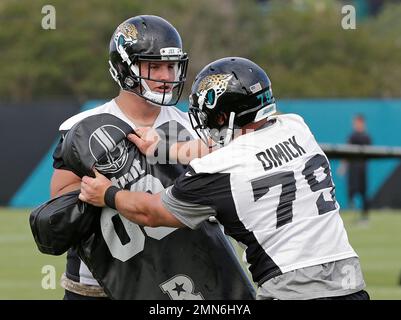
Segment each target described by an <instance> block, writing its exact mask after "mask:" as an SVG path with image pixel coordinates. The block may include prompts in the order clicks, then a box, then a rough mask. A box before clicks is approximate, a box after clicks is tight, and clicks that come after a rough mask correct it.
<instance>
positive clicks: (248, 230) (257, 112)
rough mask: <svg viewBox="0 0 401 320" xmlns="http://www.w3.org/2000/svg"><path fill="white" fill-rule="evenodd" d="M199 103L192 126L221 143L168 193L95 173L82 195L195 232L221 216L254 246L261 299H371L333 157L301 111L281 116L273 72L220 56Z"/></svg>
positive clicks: (200, 89) (196, 97)
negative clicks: (344, 215) (128, 186)
mask: <svg viewBox="0 0 401 320" xmlns="http://www.w3.org/2000/svg"><path fill="white" fill-rule="evenodd" d="M190 102H191V106H190V110H189V113H190V117H191V121H192V126H193V128H194V129H195V130H196V131H197V132H198V134H199V136H200V137H201V139H202V140H203V141H204V142H205V143H206V144H210V143H211V142H213V143H214V144H217V145H220V146H222V147H221V148H219V149H218V150H216V151H213V152H212V153H210V154H207V155H205V156H203V157H202V158H195V159H193V160H192V161H191V162H190V165H189V170H188V171H187V172H186V173H185V174H182V175H181V176H180V177H179V178H178V179H177V180H176V181H175V184H174V186H171V187H168V188H167V189H165V190H164V191H162V192H161V193H159V194H154V195H150V194H147V193H140V192H129V191H124V190H120V189H118V188H116V187H114V186H112V185H111V182H110V181H109V180H108V179H107V178H105V177H104V176H102V175H101V174H99V173H97V172H96V178H90V177H84V178H83V179H82V183H81V194H80V199H81V200H83V201H86V202H88V203H91V204H93V205H96V206H109V207H116V208H117V210H118V211H119V212H120V213H121V214H123V215H124V216H125V217H126V218H128V219H130V220H132V221H134V222H136V223H138V224H141V225H149V226H162V225H163V226H173V227H186V226H187V227H189V228H192V229H195V228H197V226H198V225H199V223H200V222H202V221H204V220H206V219H208V218H209V217H211V216H213V217H216V218H217V220H218V221H219V222H220V223H221V224H222V225H223V226H224V230H225V232H226V233H227V234H228V235H230V236H231V237H233V238H234V239H236V240H237V241H238V242H239V243H241V244H243V245H244V246H245V248H246V249H245V254H246V261H247V263H249V270H250V272H251V273H252V277H253V280H254V282H255V283H256V284H257V285H258V295H257V298H258V299H355V300H365V299H369V295H368V294H367V292H366V291H365V290H364V288H365V283H364V279H363V275H362V271H361V266H360V262H359V258H358V255H357V254H356V253H355V251H354V250H353V248H352V247H351V245H350V244H349V241H348V238H347V233H346V231H345V229H344V225H343V221H342V219H341V217H340V214H339V209H340V208H339V204H338V202H337V201H336V198H335V192H334V190H335V186H334V183H333V181H332V177H331V171H330V165H329V162H328V159H327V157H326V155H325V154H324V152H323V151H322V149H321V148H320V147H319V145H318V143H317V142H316V140H315V138H314V136H313V134H312V133H311V131H310V130H309V128H308V126H307V125H306V124H305V122H304V121H303V119H302V118H301V117H300V116H298V115H295V114H288V115H274V113H275V112H276V105H275V99H274V97H273V94H272V89H271V82H270V80H269V78H268V76H267V75H266V73H265V72H264V71H263V70H262V69H261V68H260V67H259V66H258V65H256V64H255V63H253V62H251V61H249V60H247V59H244V58H238V57H230V58H224V59H220V60H217V61H214V62H212V63H210V64H209V65H207V66H206V67H205V68H204V69H203V70H202V71H201V72H200V73H199V74H198V75H197V77H196V79H195V81H194V83H193V86H192V92H191V96H190Z"/></svg>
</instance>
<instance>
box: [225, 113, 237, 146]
mask: <svg viewBox="0 0 401 320" xmlns="http://www.w3.org/2000/svg"><path fill="white" fill-rule="evenodd" d="M234 119H235V112H230V118H229V119H228V128H227V133H226V136H225V138H224V142H223V145H224V146H226V145H227V144H228V143H230V141H231V139H232V137H233V134H234Z"/></svg>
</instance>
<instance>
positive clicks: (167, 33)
mask: <svg viewBox="0 0 401 320" xmlns="http://www.w3.org/2000/svg"><path fill="white" fill-rule="evenodd" d="M161 63H168V68H169V72H170V73H171V76H170V77H169V78H168V79H166V78H162V79H156V78H153V77H152V74H153V70H154V69H157V68H158V66H160V64H161ZM187 65H188V56H187V54H186V53H184V52H183V50H182V41H181V37H180V35H179V33H178V32H177V30H176V29H175V28H174V27H173V26H172V25H171V24H170V23H169V22H167V21H166V20H164V19H163V18H160V17H157V16H151V15H142V16H136V17H134V18H130V19H128V20H126V21H124V22H123V23H121V24H120V25H119V26H118V27H117V29H116V30H115V32H114V34H113V36H112V38H111V41H110V48H109V66H110V68H109V71H110V74H111V76H112V77H113V79H114V80H115V81H116V82H117V83H118V85H119V86H120V87H121V89H123V90H125V91H128V92H130V93H133V94H136V95H138V96H140V97H142V98H144V99H145V100H147V101H149V102H150V103H152V104H156V105H164V106H172V105H176V104H177V102H178V100H179V99H180V97H181V94H182V90H183V87H184V83H185V80H186V73H187ZM152 85H153V88H152Z"/></svg>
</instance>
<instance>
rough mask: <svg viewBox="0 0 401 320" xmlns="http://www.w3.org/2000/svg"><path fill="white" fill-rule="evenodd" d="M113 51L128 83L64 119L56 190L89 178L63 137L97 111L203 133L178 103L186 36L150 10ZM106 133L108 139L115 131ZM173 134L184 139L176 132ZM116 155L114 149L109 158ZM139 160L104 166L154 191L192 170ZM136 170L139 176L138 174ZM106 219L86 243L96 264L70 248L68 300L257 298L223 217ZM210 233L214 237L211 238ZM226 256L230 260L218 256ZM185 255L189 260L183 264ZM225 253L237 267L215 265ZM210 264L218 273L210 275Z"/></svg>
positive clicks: (118, 37)
mask: <svg viewBox="0 0 401 320" xmlns="http://www.w3.org/2000/svg"><path fill="white" fill-rule="evenodd" d="M109 58H110V60H109V67H110V73H111V75H112V77H113V79H114V80H115V81H116V82H117V83H118V85H119V86H120V89H121V90H120V93H119V95H118V96H117V97H116V98H114V99H112V100H111V101H109V102H107V103H105V104H104V105H101V106H99V107H97V108H95V109H92V110H88V111H84V112H82V113H80V114H78V115H75V116H73V117H72V118H70V119H68V120H66V121H65V122H64V123H63V124H62V125H61V126H60V132H61V135H62V139H61V140H60V143H59V145H58V146H57V148H56V150H55V152H54V155H53V158H54V165H53V166H54V168H55V170H54V174H53V177H52V181H51V195H52V197H56V196H59V195H62V194H65V193H67V192H70V191H73V190H76V189H79V188H80V184H81V178H80V177H79V176H78V175H76V174H75V173H74V172H73V171H72V170H71V168H69V167H68V166H66V164H65V161H64V159H63V157H62V144H63V138H64V137H65V136H66V134H67V132H68V131H69V130H70V129H71V128H72V127H73V126H74V125H75V124H77V123H79V122H80V121H82V120H83V119H86V118H87V117H89V116H92V115H97V114H102V113H110V114H112V115H115V116H117V117H118V118H120V119H121V120H123V121H125V122H126V123H128V124H129V125H130V126H131V127H132V128H133V129H135V128H136V127H143V126H153V127H158V128H164V129H165V130H167V131H169V130H168V128H169V126H170V127H171V126H175V128H176V131H178V130H180V129H182V130H183V131H185V132H186V136H187V138H191V139H192V138H194V137H195V136H196V134H195V133H194V131H193V130H192V128H191V125H190V121H189V118H188V115H187V114H186V113H184V112H182V111H180V110H178V109H177V108H175V107H174V105H176V103H177V102H178V100H179V98H180V96H181V93H182V89H183V85H184V82H185V77H186V72H187V63H188V57H187V54H186V53H185V52H183V50H182V42H181V37H180V35H179V34H178V32H177V30H176V29H175V28H174V27H173V26H172V25H171V24H170V23H169V22H167V21H166V20H164V19H162V18H160V17H157V16H149V15H143V16H137V17H133V18H130V19H128V20H126V21H124V22H123V23H122V24H120V25H119V26H118V28H117V29H116V30H115V32H114V34H113V36H112V38H111V41H110V50H109ZM182 130H181V131H182ZM102 135H105V136H106V138H107V133H104V132H103V133H102ZM177 135H178V133H177ZM169 138H170V139H172V140H175V141H176V140H177V137H176V136H175V134H173V136H171V135H170V137H169ZM92 140H93V139H92ZM185 140H186V139H184V141H185ZM95 142H96V141H95ZM117 151H119V150H116V152H117ZM133 152H134V151H133ZM111 153H113V151H112V152H111ZM110 159H112V155H109V156H107V159H106V160H107V161H109V160H110ZM107 161H106V162H107ZM134 161H136V162H134V163H133V164H132V168H131V164H128V167H127V172H125V173H124V172H122V171H120V172H118V173H113V171H110V170H112V169H113V168H114V167H115V164H112V163H106V162H105V163H98V165H97V168H98V170H99V171H101V172H103V173H104V174H105V172H106V173H108V174H109V175H108V176H109V177H110V174H111V175H112V178H114V179H115V181H119V186H120V187H122V188H126V189H128V190H136V191H144V192H150V193H156V192H159V191H160V190H161V189H163V188H164V187H167V186H168V185H170V184H172V183H173V181H174V180H173V179H174V178H175V177H177V176H178V175H179V174H180V173H181V172H183V171H184V167H183V166H182V165H174V166H170V165H167V166H164V167H162V166H159V167H152V166H149V163H147V162H146V159H142V158H140V157H139V158H138V159H136V160H134ZM131 169H132V170H134V171H135V172H136V173H138V175H137V176H134V175H132V174H130V172H129V171H130V170H131ZM102 170H103V171H102ZM124 170H125V169H124ZM134 171H132V172H134ZM132 172H131V173H132ZM99 219H100V220H99V222H98V223H99V226H98V228H97V230H96V231H95V235H94V237H92V238H91V241H92V242H91V243H90V244H88V243H86V244H85V245H84V246H83V247H81V248H80V249H81V252H82V254H84V255H85V256H86V260H85V262H88V263H84V262H83V261H82V260H81V259H80V257H79V256H78V253H77V248H72V249H70V250H69V252H68V255H67V270H66V273H65V274H64V275H63V278H62V285H63V287H64V288H65V289H66V291H65V299H104V298H107V297H108V298H117V299H119V298H120V299H153V298H156V299H168V298H171V299H198V298H205V299H208V298H210V299H231V298H232V299H239V298H241V299H242V298H243V299H252V298H253V288H252V286H251V285H250V283H249V281H248V280H247V278H246V276H245V274H244V273H243V270H242V269H241V267H240V265H239V263H238V262H237V261H236V258H235V255H234V252H233V250H232V247H231V246H230V243H229V241H228V240H227V239H226V238H225V237H224V236H223V237H222V232H221V230H220V228H219V227H218V226H217V224H216V223H209V222H207V223H206V224H205V225H204V228H203V229H202V230H201V231H200V232H199V233H198V234H197V235H195V234H192V233H191V232H190V233H187V232H184V233H183V232H182V231H181V230H176V229H167V228H158V229H149V228H140V227H138V226H137V225H135V224H133V223H131V222H128V221H123V220H122V218H120V217H119V215H118V213H117V212H114V211H110V210H103V212H102V215H101V217H100V218H99ZM106 220H107V221H106ZM124 228H125V229H126V230H124ZM114 229H116V230H114ZM117 229H119V230H117ZM116 233H117V235H118V237H116V236H115V235H116ZM207 235H209V236H207ZM210 236H212V238H213V240H208V239H211V238H210ZM94 239H95V240H94ZM138 239H141V241H137V240H138ZM183 239H185V241H183ZM194 246H196V248H195V247H194ZM216 246H217V247H216ZM211 248H214V249H215V251H213V250H211ZM160 252H162V254H161V253H160ZM174 252H175V253H180V257H179V258H173V257H172V254H171V253H174ZM195 253H197V256H196V257H198V258H199V259H200V260H199V262H198V263H197V264H196V265H195V263H196V261H197V259H198V258H196V257H192V255H193V254H195ZM213 255H214V256H213ZM163 257H164V258H163ZM220 257H222V258H221V260H222V262H219V261H218V259H220ZM81 258H82V256H81ZM163 259H164V260H163ZM169 259H174V260H171V261H170V260H169ZM182 259H183V260H185V261H186V262H185V263H182ZM224 259H227V260H226V264H227V265H228V266H229V270H223V269H222V268H221V269H218V268H215V267H213V265H214V264H215V263H217V264H218V263H223V264H224V261H225V260H224ZM211 260H213V261H211ZM180 265H182V266H183V267H182V268H180ZM198 268H199V270H197V269H198ZM149 270H153V271H155V270H156V274H157V276H155V274H152V275H151V277H149ZM209 271H212V272H213V275H212V276H210V277H205V276H204V274H206V273H207V272H209ZM129 277H132V279H131V278H129ZM226 277H227V279H229V278H234V279H236V280H235V281H236V284H235V288H236V290H231V289H232V288H233V286H232V283H231V282H230V281H227V280H226V279H225V278H226ZM120 278H121V279H120ZM206 278H208V279H206ZM210 281H211V282H210ZM213 281H217V283H214V282H213ZM175 282H178V283H179V284H180V285H181V290H180V291H179V292H178V293H177V292H176V291H174V286H173V285H174V283H175ZM99 284H101V285H99ZM225 284H227V286H226V285H225ZM102 287H103V288H102Z"/></svg>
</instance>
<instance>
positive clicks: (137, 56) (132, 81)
mask: <svg viewBox="0 0 401 320" xmlns="http://www.w3.org/2000/svg"><path fill="white" fill-rule="evenodd" d="M109 59H110V60H109V67H110V69H109V70H110V73H111V75H112V77H113V79H114V80H115V81H116V82H117V83H118V85H119V86H120V88H121V90H120V92H119V94H118V96H117V97H116V98H114V99H112V100H111V101H109V102H107V103H105V104H104V105H102V106H99V107H97V108H95V109H92V110H89V111H85V112H82V113H80V114H77V115H75V116H73V117H71V118H70V119H68V120H66V121H65V122H64V123H63V124H62V125H61V126H60V132H61V134H62V136H63V134H64V133H65V132H66V131H68V130H69V129H70V128H71V127H72V126H73V125H74V124H75V123H77V122H78V121H80V120H82V119H84V118H86V117H88V116H90V115H93V114H100V113H111V114H113V115H115V116H117V117H119V118H120V119H122V120H124V121H125V122H127V123H129V124H130V125H131V126H132V127H133V128H135V127H138V126H150V127H152V126H155V127H158V126H160V125H161V124H163V123H164V122H168V121H170V120H175V121H177V123H180V124H181V125H182V126H184V127H186V128H187V129H188V130H192V129H191V126H190V123H189V120H188V118H187V115H186V114H185V113H183V112H181V111H179V110H178V109H176V108H174V107H172V106H174V105H176V104H177V102H178V100H179V98H180V96H181V93H182V89H183V86H184V82H185V77H186V71H187V64H188V57H187V55H186V53H184V52H182V42H181V37H180V35H179V34H178V32H177V30H176V29H175V28H174V27H173V26H172V25H171V24H170V23H169V22H167V21H166V20H164V19H162V18H160V17H157V16H137V17H133V18H130V19H128V20H126V21H124V22H123V23H121V24H120V25H119V26H118V27H117V29H116V30H115V32H114V34H113V36H112V38H111V41H110V49H109ZM61 142H62V141H60V143H59V145H58V146H57V148H56V150H55V152H54V155H53V157H54V160H55V161H54V164H53V166H54V168H55V170H54V174H53V177H52V180H51V196H52V197H55V196H58V195H61V194H64V193H67V192H69V191H73V190H76V189H79V187H80V183H81V179H80V178H79V177H78V176H77V175H75V174H74V173H73V172H72V171H70V170H68V168H66V167H65V166H64V163H63V161H62V159H61V157H60V151H61ZM62 285H63V286H64V287H65V288H66V295H65V299H79V298H83V299H90V298H91V297H93V298H94V299H97V298H102V297H105V294H104V292H103V290H102V288H101V287H100V286H99V284H98V282H97V281H96V280H95V279H94V278H93V276H92V274H91V272H90V271H89V270H88V268H87V266H86V265H85V264H84V263H83V262H82V261H81V260H80V259H79V258H78V256H77V254H76V252H75V251H74V250H70V251H69V252H68V255H67V271H66V275H65V276H64V278H63V281H62Z"/></svg>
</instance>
